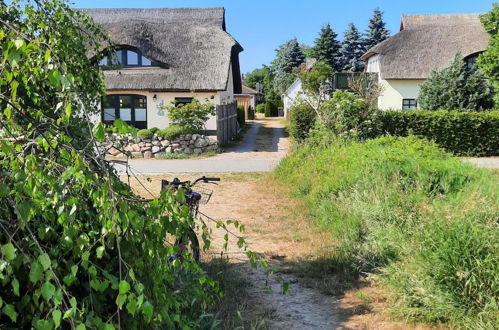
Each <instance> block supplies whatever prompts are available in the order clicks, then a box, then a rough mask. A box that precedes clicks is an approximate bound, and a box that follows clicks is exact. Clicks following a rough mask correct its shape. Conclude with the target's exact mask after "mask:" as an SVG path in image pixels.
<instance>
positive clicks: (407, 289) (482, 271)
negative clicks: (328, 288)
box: [275, 130, 499, 329]
mask: <svg viewBox="0 0 499 330" xmlns="http://www.w3.org/2000/svg"><path fill="white" fill-rule="evenodd" d="M275 175H276V177H277V178H278V179H279V180H280V181H282V182H284V183H285V184H286V185H288V186H289V187H291V189H292V193H293V194H295V195H296V196H297V198H300V199H302V200H304V201H306V203H307V205H308V207H309V209H310V212H311V213H312V216H313V218H314V219H315V222H316V224H317V225H318V226H320V228H322V229H323V230H325V231H327V232H329V233H331V235H333V237H334V238H335V240H336V241H337V244H336V246H335V247H334V249H331V252H330V255H329V256H328V258H329V262H330V264H331V265H330V269H333V270H336V271H338V272H344V273H346V274H353V275H355V274H366V273H371V274H372V273H374V274H377V276H378V278H379V279H380V280H381V282H382V283H383V284H384V286H385V287H386V288H387V289H388V290H390V293H391V296H392V297H393V299H392V302H393V308H392V311H393V313H394V314H395V315H399V316H400V317H402V318H404V319H406V320H407V319H409V320H413V321H422V322H430V323H435V324H441V323H444V324H445V325H447V326H450V327H453V328H454V327H456V328H468V329H477V328H480V329H489V328H494V327H495V324H497V305H498V303H499V301H498V297H499V273H498V272H497V264H498V263H499V244H498V242H499V231H498V230H497V210H498V209H499V200H498V198H497V186H498V185H499V177H498V176H497V174H495V173H494V172H490V171H487V170H480V169H476V168H474V167H473V166H472V165H469V164H466V163H463V162H461V161H460V160H459V159H457V158H453V157H451V156H449V155H448V154H446V153H445V152H443V151H442V150H440V149H439V148H437V147H436V146H435V145H434V144H433V143H430V142H428V141H426V140H423V139H420V138H417V137H408V138H395V137H384V138H379V139H375V140H370V141H367V142H363V143H360V142H354V141H352V140H350V141H346V140H341V139H337V138H335V137H334V136H332V135H331V133H329V132H327V131H326V132H325V131H324V130H314V131H313V134H312V135H311V137H309V139H308V140H307V142H306V143H305V144H304V145H302V146H301V147H299V148H298V149H297V150H296V151H295V153H294V154H292V155H290V156H289V157H287V158H286V159H284V160H283V161H282V162H281V164H280V166H279V167H278V169H277V171H276V173H275Z"/></svg>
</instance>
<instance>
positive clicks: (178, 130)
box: [156, 125, 200, 141]
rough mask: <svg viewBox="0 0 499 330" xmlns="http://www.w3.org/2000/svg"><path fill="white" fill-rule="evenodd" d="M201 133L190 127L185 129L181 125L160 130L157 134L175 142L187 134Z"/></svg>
mask: <svg viewBox="0 0 499 330" xmlns="http://www.w3.org/2000/svg"><path fill="white" fill-rule="evenodd" d="M199 133H200V131H199V130H197V129H194V128H190V127H183V126H180V125H170V126H168V127H167V128H165V129H161V130H159V131H158V132H157V133H156V134H157V135H158V136H159V137H161V138H162V139H165V140H170V141H171V140H173V139H175V138H177V137H179V136H180V135H185V134H199Z"/></svg>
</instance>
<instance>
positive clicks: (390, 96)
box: [366, 55, 424, 110]
mask: <svg viewBox="0 0 499 330" xmlns="http://www.w3.org/2000/svg"><path fill="white" fill-rule="evenodd" d="M381 70H382V68H381V67H380V64H379V55H374V56H371V57H370V58H369V59H368V61H367V68H366V71H367V72H377V73H378V77H379V83H380V85H381V86H383V88H384V89H383V93H382V94H381V96H380V97H379V98H378V108H379V109H381V110H389V109H393V110H401V109H402V100H403V99H418V97H419V85H420V84H421V83H422V82H423V81H424V79H388V80H385V79H381Z"/></svg>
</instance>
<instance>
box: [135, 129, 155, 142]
mask: <svg viewBox="0 0 499 330" xmlns="http://www.w3.org/2000/svg"><path fill="white" fill-rule="evenodd" d="M153 135H154V133H153V132H152V131H151V130H150V129H141V130H140V131H138V132H137V136H138V137H139V139H142V140H150V139H151V138H152V137H153Z"/></svg>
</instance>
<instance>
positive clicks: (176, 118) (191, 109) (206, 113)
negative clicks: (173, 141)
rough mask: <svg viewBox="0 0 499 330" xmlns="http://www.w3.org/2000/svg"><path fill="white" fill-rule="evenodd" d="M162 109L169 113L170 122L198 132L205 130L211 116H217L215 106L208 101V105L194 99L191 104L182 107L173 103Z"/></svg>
mask: <svg viewBox="0 0 499 330" xmlns="http://www.w3.org/2000/svg"><path fill="white" fill-rule="evenodd" d="M162 108H163V109H165V110H167V111H168V118H169V119H170V122H172V123H175V124H177V125H180V126H183V127H189V128H192V129H198V130H200V129H203V128H204V124H205V123H206V121H207V120H208V119H209V118H210V116H214V115H215V106H214V105H213V104H212V103H210V102H209V101H208V100H207V101H206V103H203V104H201V102H199V101H198V100H196V99H194V100H192V102H191V103H187V104H184V105H182V106H177V105H175V103H174V102H173V103H172V104H171V105H168V106H164V107H162Z"/></svg>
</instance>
